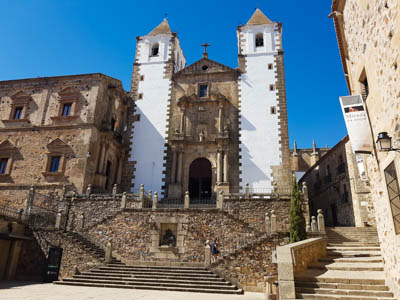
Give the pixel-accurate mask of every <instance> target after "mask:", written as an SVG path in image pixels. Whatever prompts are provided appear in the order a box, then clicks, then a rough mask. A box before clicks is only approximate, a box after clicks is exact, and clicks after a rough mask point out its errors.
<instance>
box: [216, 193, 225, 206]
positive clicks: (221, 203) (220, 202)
mask: <svg viewBox="0 0 400 300" xmlns="http://www.w3.org/2000/svg"><path fill="white" fill-rule="evenodd" d="M223 206H224V191H219V193H218V199H217V209H222V207H223Z"/></svg>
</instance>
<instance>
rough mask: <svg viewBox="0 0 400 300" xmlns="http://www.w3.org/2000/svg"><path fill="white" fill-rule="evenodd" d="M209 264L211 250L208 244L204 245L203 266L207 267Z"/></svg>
mask: <svg viewBox="0 0 400 300" xmlns="http://www.w3.org/2000/svg"><path fill="white" fill-rule="evenodd" d="M210 264H211V248H210V243H208V244H206V245H205V247H204V266H206V267H207V266H209V265H210Z"/></svg>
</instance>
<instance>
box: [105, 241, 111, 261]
mask: <svg viewBox="0 0 400 300" xmlns="http://www.w3.org/2000/svg"><path fill="white" fill-rule="evenodd" d="M111 259H112V244H111V242H108V243H107V246H106V255H105V262H106V263H111Z"/></svg>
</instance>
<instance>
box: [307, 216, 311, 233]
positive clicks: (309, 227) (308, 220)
mask: <svg viewBox="0 0 400 300" xmlns="http://www.w3.org/2000/svg"><path fill="white" fill-rule="evenodd" d="M310 231H311V225H310V218H306V232H310Z"/></svg>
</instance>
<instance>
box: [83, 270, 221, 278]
mask: <svg viewBox="0 0 400 300" xmlns="http://www.w3.org/2000/svg"><path fill="white" fill-rule="evenodd" d="M91 272H93V273H103V272H104V273H114V274H127V275H134V276H138V275H152V276H163V277H167V276H168V278H171V277H188V278H189V277H217V276H218V275H216V274H213V273H207V274H198V273H179V272H175V273H171V272H160V271H159V272H156V273H150V272H139V271H115V270H98V269H94V270H91Z"/></svg>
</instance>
